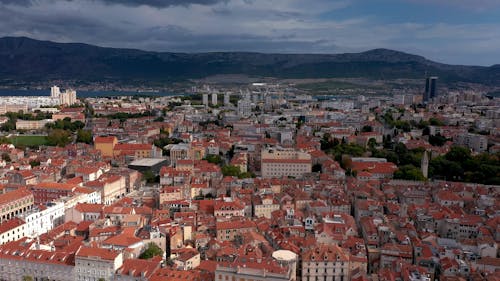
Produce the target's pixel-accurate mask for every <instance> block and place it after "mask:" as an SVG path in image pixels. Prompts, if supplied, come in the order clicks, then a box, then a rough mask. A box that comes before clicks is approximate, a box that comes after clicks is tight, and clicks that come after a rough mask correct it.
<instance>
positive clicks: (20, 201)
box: [0, 188, 35, 223]
mask: <svg viewBox="0 0 500 281" xmlns="http://www.w3.org/2000/svg"><path fill="white" fill-rule="evenodd" d="M34 201H35V198H34V197H33V193H31V191H29V190H28V189H26V188H19V189H17V190H14V191H10V192H7V193H4V194H0V223H1V222H3V221H5V220H9V219H11V218H13V217H15V216H17V215H20V214H22V213H24V212H26V211H28V210H30V209H31V208H32V207H33V204H34Z"/></svg>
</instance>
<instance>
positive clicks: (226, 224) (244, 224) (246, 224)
mask: <svg viewBox="0 0 500 281" xmlns="http://www.w3.org/2000/svg"><path fill="white" fill-rule="evenodd" d="M252 227H256V225H255V222H253V221H249V220H235V221H221V222H217V223H216V228H217V230H224V229H241V228H252Z"/></svg>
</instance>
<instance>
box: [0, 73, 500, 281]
mask: <svg viewBox="0 0 500 281" xmlns="http://www.w3.org/2000/svg"><path fill="white" fill-rule="evenodd" d="M436 83H439V80H438V78H436V77H430V78H428V79H427V80H426V81H425V84H426V85H425V91H423V93H411V94H406V93H404V92H403V91H401V92H400V93H393V94H391V95H369V94H367V95H348V94H343V95H338V96H318V95H312V94H308V93H304V92H302V91H297V90H296V89H295V88H294V87H293V85H279V84H266V83H253V84H250V85H246V86H240V87H225V86H218V85H210V86H200V87H199V88H196V89H193V93H192V94H189V95H181V96H156V97H155V96H151V97H148V96H123V97H121V96H117V97H94V98H85V99H77V93H76V92H75V91H73V90H67V91H65V92H61V91H60V89H59V88H57V87H53V88H52V91H51V97H50V98H49V97H45V99H40V102H36V103H26V102H23V100H22V98H17V100H16V98H12V99H9V102H4V103H3V104H1V105H0V114H2V116H0V129H1V130H2V137H0V140H1V143H2V144H0V154H1V159H0V211H1V214H0V280H37V281H39V280H61V281H62V280H93V281H98V280H99V281H102V280H106V281H108V280H109V281H110V280H130V281H132V280H136V281H138V280H141V281H143V280H144V281H145V280H149V281H250V280H251V281H264V280H269V281H285V280H286V281H299V280H302V281H323V280H325V281H434V280H440V281H472V280H473V281H500V274H499V273H500V251H499V247H498V246H499V242H500V99H499V98H497V97H491V96H488V95H485V94H484V93H482V92H478V91H473V90H455V91H454V90H446V91H445V90H441V89H440V88H439V87H437V86H436ZM31 139H36V140H39V141H40V143H37V144H35V143H29V140H31Z"/></svg>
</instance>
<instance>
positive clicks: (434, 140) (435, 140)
mask: <svg viewBox="0 0 500 281" xmlns="http://www.w3.org/2000/svg"><path fill="white" fill-rule="evenodd" d="M446 141H447V139H446V138H445V137H443V136H441V134H436V135H434V136H432V135H429V143H430V144H432V145H434V146H443V145H444V144H445V143H446Z"/></svg>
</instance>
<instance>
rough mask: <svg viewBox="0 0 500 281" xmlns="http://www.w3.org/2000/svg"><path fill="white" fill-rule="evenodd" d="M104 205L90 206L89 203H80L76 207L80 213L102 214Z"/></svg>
mask: <svg viewBox="0 0 500 281" xmlns="http://www.w3.org/2000/svg"><path fill="white" fill-rule="evenodd" d="M103 207H104V204H89V203H78V204H77V205H76V206H75V210H77V211H79V212H80V213H100V212H101V211H102V208H103Z"/></svg>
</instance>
